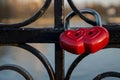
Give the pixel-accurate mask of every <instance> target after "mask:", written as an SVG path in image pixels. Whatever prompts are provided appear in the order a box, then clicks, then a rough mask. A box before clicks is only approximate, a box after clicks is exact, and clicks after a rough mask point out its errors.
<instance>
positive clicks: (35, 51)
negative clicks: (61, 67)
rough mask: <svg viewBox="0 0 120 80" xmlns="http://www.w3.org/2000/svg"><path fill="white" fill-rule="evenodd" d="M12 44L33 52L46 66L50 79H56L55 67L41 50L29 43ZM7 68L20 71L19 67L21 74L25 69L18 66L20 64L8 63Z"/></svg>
mask: <svg viewBox="0 0 120 80" xmlns="http://www.w3.org/2000/svg"><path fill="white" fill-rule="evenodd" d="M10 46H16V47H20V48H23V49H25V50H27V51H29V52H30V53H32V54H33V55H34V56H35V57H37V58H38V59H39V60H40V61H41V62H42V64H43V65H44V67H45V68H46V70H47V72H48V74H49V77H50V80H55V74H54V71H53V68H52V67H51V65H50V63H49V61H48V59H47V58H46V57H45V56H44V55H43V54H42V53H41V52H40V51H38V50H37V49H35V48H33V47H32V46H30V45H28V44H17V45H10ZM4 67H5V66H2V68H4ZM5 68H8V69H12V70H16V71H18V69H19V72H20V74H22V73H21V72H24V71H23V69H20V68H18V66H11V65H7V67H5ZM24 74H25V73H24ZM27 77H29V76H27ZM28 80H29V79H28ZM30 80H31V79H30Z"/></svg>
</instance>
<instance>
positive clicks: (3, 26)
mask: <svg viewBox="0 0 120 80" xmlns="http://www.w3.org/2000/svg"><path fill="white" fill-rule="evenodd" d="M50 3H51V0H45V3H44V5H43V6H42V8H40V9H39V10H38V12H36V13H35V14H34V15H33V16H32V17H30V18H28V19H26V20H25V21H22V22H19V23H14V24H3V23H0V28H20V27H23V26H26V25H28V24H31V23H32V22H34V21H36V20H37V19H38V18H39V17H41V16H42V15H43V14H44V12H45V11H46V10H47V9H48V7H49V5H50Z"/></svg>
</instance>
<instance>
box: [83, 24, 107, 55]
mask: <svg viewBox="0 0 120 80" xmlns="http://www.w3.org/2000/svg"><path fill="white" fill-rule="evenodd" d="M108 42H109V33H108V31H107V30H106V29H105V28H104V27H100V26H95V27H92V28H90V29H89V30H88V31H87V33H86V36H85V37H84V44H85V50H86V52H89V53H94V52H97V51H98V50H100V49H102V48H104V47H105V46H106V45H107V44H108Z"/></svg>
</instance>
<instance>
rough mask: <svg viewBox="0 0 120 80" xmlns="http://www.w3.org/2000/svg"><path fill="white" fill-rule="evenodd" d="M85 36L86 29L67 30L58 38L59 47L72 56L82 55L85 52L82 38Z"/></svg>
mask: <svg viewBox="0 0 120 80" xmlns="http://www.w3.org/2000/svg"><path fill="white" fill-rule="evenodd" d="M85 35H86V29H85V28H81V29H78V30H67V31H65V32H63V33H62V34H61V36H60V45H61V47H62V48H63V49H64V50H66V51H68V52H71V53H73V54H82V53H84V52H85V47H84V42H83V38H84V36H85Z"/></svg>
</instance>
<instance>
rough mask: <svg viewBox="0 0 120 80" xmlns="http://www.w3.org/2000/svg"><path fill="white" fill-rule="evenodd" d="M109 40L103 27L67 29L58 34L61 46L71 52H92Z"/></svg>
mask: <svg viewBox="0 0 120 80" xmlns="http://www.w3.org/2000/svg"><path fill="white" fill-rule="evenodd" d="M108 42H109V33H108V31H107V30H106V29H105V28H104V27H100V26H96V27H92V28H80V29H78V30H67V31H65V32H63V33H62V34H61V36H60V45H61V47H62V48H63V49H64V50H66V51H68V52H71V53H73V54H83V53H84V52H89V53H94V52H97V51H98V50H100V49H102V48H104V47H105V46H106V45H107V44H108Z"/></svg>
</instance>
